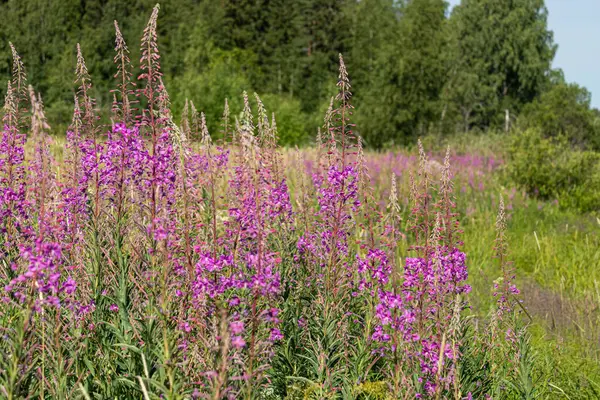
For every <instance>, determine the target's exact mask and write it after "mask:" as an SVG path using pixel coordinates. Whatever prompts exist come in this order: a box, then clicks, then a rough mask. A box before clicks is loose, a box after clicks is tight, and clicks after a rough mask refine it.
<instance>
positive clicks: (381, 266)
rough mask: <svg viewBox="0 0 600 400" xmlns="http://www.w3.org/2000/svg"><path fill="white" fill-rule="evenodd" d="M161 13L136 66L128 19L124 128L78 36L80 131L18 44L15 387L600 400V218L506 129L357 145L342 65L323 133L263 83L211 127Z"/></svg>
mask: <svg viewBox="0 0 600 400" xmlns="http://www.w3.org/2000/svg"><path fill="white" fill-rule="evenodd" d="M157 18H158V8H155V9H154V11H153V13H152V16H151V17H150V20H149V21H148V24H147V26H146V29H145V30H144V34H143V38H142V43H141V59H140V68H141V71H142V73H141V75H140V76H139V77H138V78H137V79H133V73H132V67H131V62H130V60H129V56H128V54H129V52H128V49H127V45H126V44H125V40H124V38H123V37H122V35H121V33H120V31H119V27H118V25H117V24H115V27H116V45H115V51H116V55H115V58H114V61H115V66H114V71H115V81H116V83H115V87H116V89H115V90H114V92H113V95H114V103H113V106H112V113H111V115H110V120H111V123H110V124H105V123H103V122H101V119H100V118H101V116H100V115H99V114H98V111H97V107H96V104H95V101H94V99H93V98H92V97H91V95H90V93H91V92H92V82H91V79H90V76H89V74H88V71H87V67H86V64H85V59H84V55H83V54H82V52H81V50H80V48H78V57H77V68H76V71H77V73H76V83H77V86H78V90H77V93H76V95H75V99H74V111H73V119H72V123H71V125H70V127H69V129H68V131H67V132H66V133H64V135H56V134H55V133H52V134H51V128H50V126H49V125H48V122H47V120H46V117H45V113H44V104H43V101H42V98H41V96H40V95H39V94H38V93H36V92H35V90H34V88H33V87H31V86H28V84H27V75H26V73H25V69H26V65H25V64H24V63H23V61H22V60H21V58H20V56H19V55H18V53H17V51H16V49H14V48H13V49H12V50H13V54H12V56H13V79H12V80H11V81H10V82H9V87H8V89H7V95H6V101H5V105H4V113H3V122H4V129H3V131H2V139H1V142H0V194H1V196H0V245H1V246H0V249H1V252H0V286H2V288H3V289H2V294H1V297H0V332H1V335H2V338H3V340H2V341H1V342H0V397H2V398H7V399H11V400H12V399H29V398H31V399H34V398H39V399H71V398H74V399H144V400H149V399H202V398H208V399H215V400H217V399H248V400H249V399H269V400H275V399H289V400H293V399H365V400H366V399H408V398H424V399H455V400H459V399H560V398H564V399H590V398H600V367H599V365H600V363H599V361H600V352H599V349H600V328H599V327H600V269H599V268H598V266H599V265H600V238H599V237H598V230H599V228H600V220H599V219H598V216H597V214H594V213H582V212H579V211H573V210H571V209H569V208H565V207H563V206H562V205H561V204H560V201H558V200H553V199H552V200H540V199H539V198H537V197H535V196H532V195H531V194H528V193H527V192H526V191H524V190H522V189H520V188H518V187H517V186H516V185H515V184H513V183H512V182H511V180H510V179H508V177H507V163H508V162H509V161H508V155H507V150H506V141H505V137H504V136H503V135H501V134H489V135H486V136H476V135H456V136H454V137H452V138H450V139H447V138H440V137H436V136H425V137H423V138H422V140H419V141H418V142H416V143H414V144H413V146H412V147H410V148H402V149H400V148H398V149H394V150H388V151H384V152H375V151H371V150H367V149H364V148H363V143H362V139H361V137H360V135H358V134H357V133H356V132H360V127H355V126H354V123H353V102H352V88H351V85H350V82H351V81H350V77H349V73H350V74H351V71H350V72H349V71H347V70H346V66H345V64H344V59H343V57H342V55H340V56H339V79H338V83H337V89H338V92H337V94H336V95H335V97H333V98H331V102H330V106H329V108H328V110H327V111H326V113H325V115H324V118H323V123H322V127H321V128H320V129H319V131H318V132H317V133H316V134H315V137H314V141H313V145H312V146H307V147H305V148H301V149H298V148H296V149H291V148H280V147H279V146H278V130H277V123H276V121H277V115H272V114H270V113H269V111H268V110H267V109H266V108H265V106H264V105H263V102H262V101H261V99H260V97H259V96H258V95H256V94H253V95H248V94H247V93H246V92H243V93H240V96H241V98H242V104H243V108H242V109H241V110H230V109H229V106H228V103H227V101H226V100H225V99H224V111H223V118H222V120H221V121H220V122H219V124H218V125H219V126H220V132H218V133H215V134H214V135H212V136H214V137H218V138H219V139H218V140H213V139H211V133H210V132H209V130H208V127H207V126H208V124H207V121H206V118H205V115H204V114H203V113H202V112H200V111H198V110H196V109H195V107H194V105H193V103H186V105H185V108H184V109H183V112H182V115H181V118H180V120H179V121H178V122H175V121H174V119H175V117H174V116H173V113H172V111H171V107H170V100H169V95H168V93H167V91H166V88H165V85H164V84H163V81H162V75H161V69H160V63H159V60H160V57H159V52H158V47H157V44H156V43H157ZM134 82H135V84H134ZM103 118H108V116H103ZM213 123H214V122H213Z"/></svg>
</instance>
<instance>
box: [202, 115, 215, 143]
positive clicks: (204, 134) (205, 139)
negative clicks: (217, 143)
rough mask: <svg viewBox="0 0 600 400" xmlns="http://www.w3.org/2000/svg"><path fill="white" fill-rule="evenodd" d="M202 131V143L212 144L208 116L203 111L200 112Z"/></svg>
mask: <svg viewBox="0 0 600 400" xmlns="http://www.w3.org/2000/svg"><path fill="white" fill-rule="evenodd" d="M200 133H201V139H200V143H201V144H202V146H210V144H211V142H212V141H211V138H210V135H209V133H208V126H207V125H206V117H205V115H204V113H203V112H201V113H200Z"/></svg>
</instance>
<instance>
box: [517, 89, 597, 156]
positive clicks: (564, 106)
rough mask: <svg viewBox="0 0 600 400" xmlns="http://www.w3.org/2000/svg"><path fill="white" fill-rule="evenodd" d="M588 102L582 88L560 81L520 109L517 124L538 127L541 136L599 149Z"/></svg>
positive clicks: (593, 117)
mask: <svg viewBox="0 0 600 400" xmlns="http://www.w3.org/2000/svg"><path fill="white" fill-rule="evenodd" d="M590 102H591V96H590V93H589V92H588V91H587V90H586V89H585V88H583V87H580V86H578V85H576V84H567V83H563V82H560V83H557V84H555V85H553V86H552V88H551V89H550V90H548V91H547V92H545V93H543V94H542V95H541V96H540V97H539V98H538V99H537V100H535V101H534V102H532V103H530V104H528V105H526V106H525V107H524V108H523V111H522V113H521V115H520V116H519V120H518V125H519V126H520V127H521V128H522V129H529V128H537V129H540V130H541V132H542V133H543V135H544V137H552V138H556V137H559V136H564V137H566V138H567V139H568V141H569V142H570V143H571V144H573V145H576V146H578V147H587V148H591V149H595V150H599V149H600V128H599V127H598V124H597V120H598V116H597V115H596V113H595V112H594V111H593V110H592V109H591V108H590Z"/></svg>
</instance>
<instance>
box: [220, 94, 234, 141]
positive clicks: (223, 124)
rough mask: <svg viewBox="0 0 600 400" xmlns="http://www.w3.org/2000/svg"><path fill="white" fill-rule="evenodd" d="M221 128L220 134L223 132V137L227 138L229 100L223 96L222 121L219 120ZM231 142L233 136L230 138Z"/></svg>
mask: <svg viewBox="0 0 600 400" xmlns="http://www.w3.org/2000/svg"><path fill="white" fill-rule="evenodd" d="M221 129H222V132H221V133H222V134H223V139H224V140H227V139H228V136H229V129H230V126H229V102H228V101H227V98H225V106H224V107H223V117H222V121H221ZM232 142H233V138H232Z"/></svg>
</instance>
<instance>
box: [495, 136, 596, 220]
mask: <svg viewBox="0 0 600 400" xmlns="http://www.w3.org/2000/svg"><path fill="white" fill-rule="evenodd" d="M508 153H509V158H510V162H509V164H508V166H507V170H508V174H509V177H510V178H511V179H512V181H513V182H515V183H516V184H517V185H519V186H521V187H522V188H524V189H525V190H526V191H527V192H528V193H529V194H531V195H535V196H538V197H540V198H542V199H545V200H554V199H556V200H558V201H559V204H560V205H561V206H563V207H570V208H575V209H578V210H581V211H594V210H598V209H600V190H599V189H598V188H599V187H600V186H599V185H598V182H600V167H599V162H600V154H598V153H596V152H593V151H585V150H579V149H575V148H572V146H571V145H570V144H569V141H568V139H567V138H566V137H565V136H564V135H560V136H556V137H552V138H545V137H544V136H543V135H542V133H541V131H540V130H539V129H526V130H524V131H517V132H516V133H514V134H513V135H512V137H511V139H510V143H509V151H508Z"/></svg>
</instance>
